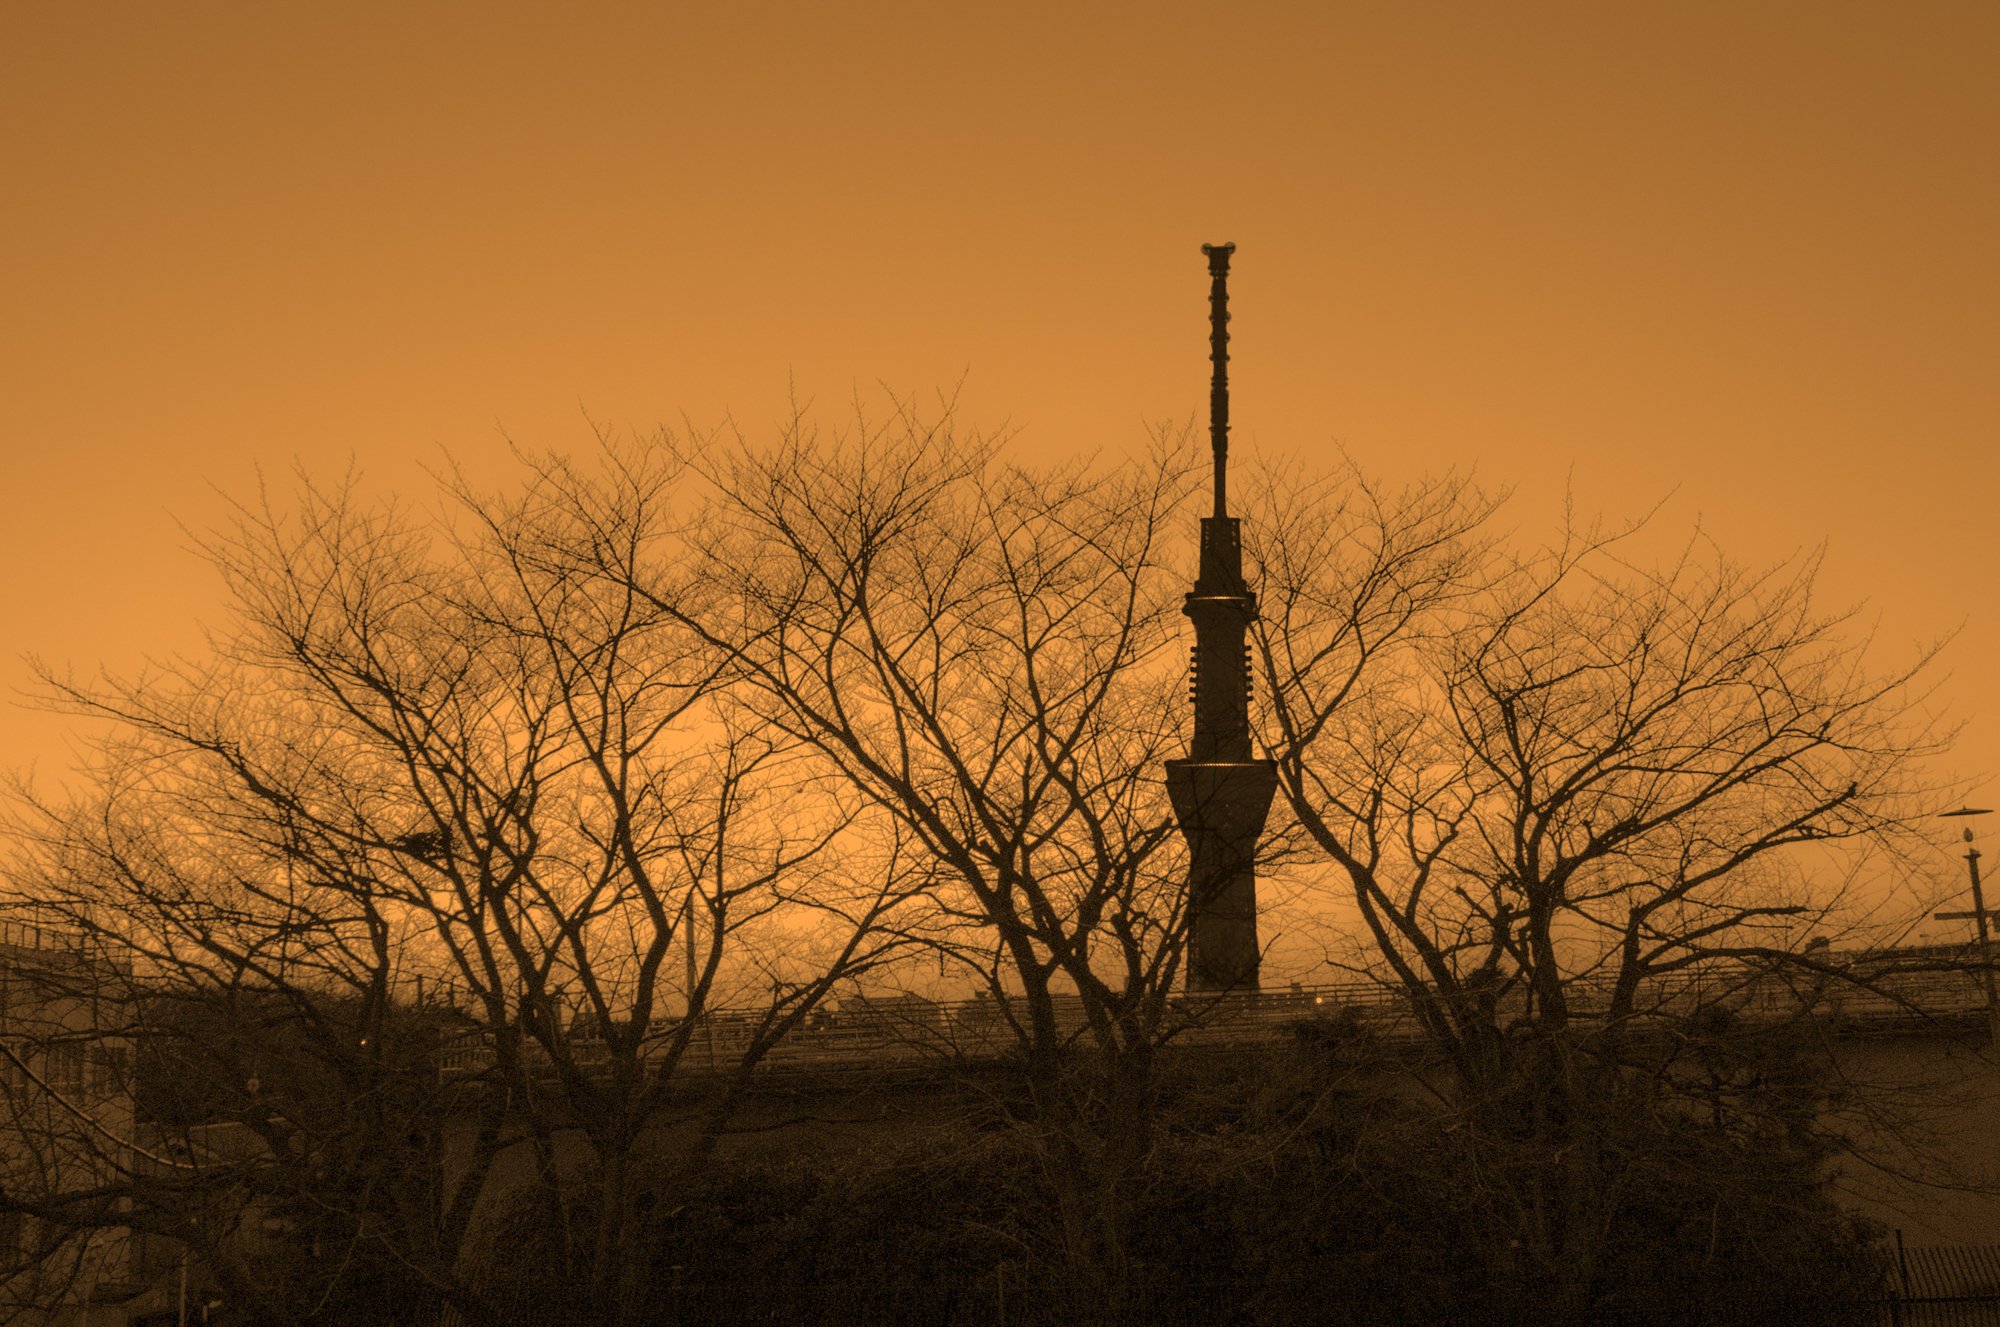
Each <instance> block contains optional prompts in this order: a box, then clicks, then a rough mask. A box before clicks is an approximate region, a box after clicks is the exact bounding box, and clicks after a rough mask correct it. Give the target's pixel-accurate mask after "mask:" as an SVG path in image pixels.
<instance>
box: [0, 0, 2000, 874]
mask: <svg viewBox="0 0 2000 1327" xmlns="http://www.w3.org/2000/svg"><path fill="white" fill-rule="evenodd" d="M1996 70H2000V5H1995V4H1993V3H1991V2H1990V0H1979V2H1977V3H1972V2H1967V3H1951V4H1944V3H1924V2H1923V0H1904V2H1903V3H1897V4H1885V3H1871V4H1846V3H1837V2H1833V0H1815V2H1814V3H1798V4H1779V3H1758V2H1757V0H1730V2H1729V3H1716V4H1700V3H1674V4H1665V3H1617V4H1613V3H1596V4H1537V3H1518V4H1506V5H1499V4H1479V5H1475V4H1471V3H1457V4H1443V3H1422V2H1421V0H1409V2H1405V3H1379V4H1366V5H1363V4H1339V3H1316V4H1306V3H1297V4H1285V5H1277V4H1261V5H1260V4H1256V3H1237V4H1232V5H1227V6H1221V5H1214V4H1203V5H1199V6H1196V5H1191V4H1174V3H1159V2H1157V0H1156V2H1155V3H1149V4H1144V5H1138V4H1134V5H1117V6H1113V5H1092V4H1087V3H1071V4H1065V5H1060V6H1057V5H1049V6H1035V5H1027V4H986V5H970V4H960V5H951V4H939V3H937V2H936V0H930V2H929V3H923V4H916V3H911V4H871V3H855V2H854V0H841V2H840V3H820V4H803V3H795V4H754V3H744V4H733V5H717V4H705V5H693V4H655V5H635V4H572V5H554V4H547V5H523V4H509V3H497V2H494V0H487V2H485V3H479V4H470V3H468V4H455V5H447V4H426V3H422V2H421V0H403V2H402V3H396V4H372V3H363V2H362V0H343V2H342V3H339V4H329V3H319V4H312V3H298V4H283V5H275V4H267V3H257V4H252V3H234V4H203V3H199V2H198V0H191V2H190V3H185V4H176V5H171V6H169V5H141V4H138V3H123V4H92V3H85V2H82V0H79V2H78V3H73V4H61V5H54V4H45V5H32V4H25V3H18V4H13V5H7V6H4V7H0V181H4V185H0V188H4V199H5V206H4V208H0V252H4V254H5V264H4V268H0V271H4V276H0V280H3V281H4V290H0V457H4V464H5V469H4V473H0V481H4V482H0V503H4V519H0V539H4V540H5V550H6V563H7V566H8V568H9V569H10V572H11V574H10V575H8V576H7V577H6V579H5V582H4V589H3V590H0V593H4V596H5V598H4V615H0V621H4V623H5V636H4V639H0V643H4V645H5V646H6V647H7V648H6V649H5V650H4V651H0V680H4V681H6V682H7V683H8V684H9V685H11V686H15V687H19V686H22V685H25V683H26V681H27V671H26V668H25V667H24V666H23V665H22V664H21V663H20V662H19V661H18V656H19V655H20V654H21V653H22V652H25V651H35V652H38V653H41V654H44V655H46V656H49V657H51V658H53V659H56V660H59V661H74V662H76V663H77V664H79V665H83V666H94V665H95V664H96V663H97V662H99V661H104V662H107V663H109V664H111V665H112V666H114V667H117V668H128V667H130V666H132V665H133V664H134V663H136V662H137V661H138V660H139V658H140V657H141V656H142V655H143V654H144V653H146V652H157V653H171V652H174V651H180V650H192V649H196V648H198V646H199V643H200V634H199V630H198V624H199V623H201V622H202V621H204V620H208V621H215V620H218V617H219V611H218V609H219V600H218V598H217V593H216V586H215V584H214V582H213V580H212V579H211V577H210V575H209V574H208V573H207V571H206V570H205V569H204V568H203V567H202V566H201V565H200V564H198V563H197V562H195V561H194V560H192V559H191V558H189V557H188V556H187V555H186V554H185V553H184V552H183V551H182V549H183V545H184V544H185V538H184V536H183V535H182V534H181V533H180V531H179V529H178V528H177V526H176V521H177V520H179V521H184V522H186V523H187V524H189V525H190V526H192V527H196V528H199V527H202V526H205V525H208V524H210V523H212V522H214V521H215V520H217V519H218V517H219V516H220V514H221V513H222V511H223V510H224V504H223V501H222V499H221V497H219V496H218V494H217V492H216V490H217V489H218V488H219V489H221V490H223V491H226V492H235V493H242V492H245V491H247V490H249V489H251V488H252V487H253V486H254V484H255V475H256V469H257V467H263V469H264V470H265V471H266V472H267V473H268V474H270V475H271V476H273V477H274V478H275V479H277V480H280V481H282V480H285V479H286V475H285V471H286V469H287V468H288V467H289V466H290V465H291V463H292V462H293V460H294V459H295V458H296V459H299V460H302V461H303V462H304V463H305V464H306V465H307V466H309V467H310V468H312V469H314V470H316V471H319V472H333V471H336V470H339V469H341V468H343V467H344V466H345V464H346V462H347V459H348V457H350V456H352V457H354V458H356V459H357V460H358V462H359V464H360V465H361V467H362V468H363V469H364V470H365V471H366V472H367V473H368V474H369V475H370V476H371V477H372V479H373V480H374V481H375V482H377V483H379V484H380V485H382V486H385V487H392V488H393V487H407V486H410V485H412V484H414V483H416V482H417V481H419V480H420V478H421V476H420V472H419V471H418V469H417V466H418V465H419V464H420V463H423V462H426V461H435V460H436V459H437V458H438V456H439V455H440V452H439V449H440V448H445V449H448V450H449V451H450V452H451V453H453V454H455V455H457V456H459V457H461V458H462V459H464V460H465V461H467V462H468V463H470V464H471V465H473V466H474V467H475V469H480V468H486V467H495V466H497V462H498V458H499V456H500V455H502V454H503V451H504V443H503V441H502V437H501V434H502V431H503V430H504V431H505V433H506V434H508V435H510V436H512V437H514V438H516V439H519V440H521V441H523V442H526V443H529V444H532V445H536V446H543V445H558V446H572V445H579V444H581V443H583V442H584V441H586V440H587V437H588V434H587V425H586V422H585V419H586V415H588V417H590V418H593V419H596V420H599V421H602V422H604V423H607V424H611V425H615V426H620V427H631V426H638V427H650V426H651V425H653V424H654V423H656V422H658V421H661V420H668V421H677V420H679V419H680V418H681V417H682V415H683V414H685V415H686V416H688V417H690V418H692V419H693V420H695V421H697V422H700V423H714V422H716V421H719V420H720V419H722V418H723V417H724V416H725V415H728V416H731V417H733V418H734V419H735V420H736V421H737V422H738V423H739V424H740V425H741V426H743V427H744V428H745V429H746V430H747V431H749V432H751V433H752V434H756V433H759V432H762V431H765V430H766V429H767V428H768V426H769V424H770V423H771V421H773V420H774V419H775V418H776V417H777V416H778V415H779V414H780V413H781V412H782V411H783V409H784V402H785V399H786V393H787V390H788V383H790V382H795V383H796V385H797V389H798V391H799V392H800V393H801V394H802V395H805V396H810V397H813V398H816V399H817V400H819V401H821V402H824V403H830V404H834V405H838V404H839V403H841V402H844V401H846V400H848V399H849V398H850V397H852V396H853V395H854V394H855V393H856V391H857V390H858V391H861V392H863V393H873V392H875V391H877V390H878V389H877V387H876V384H877V383H878V382H880V383H886V384H888V385H889V386H891V387H893V388H895V389H897V390H899V391H902V392H930V391H932V390H934V389H936V388H938V387H940V386H949V385H950V384H953V383H955V382H957V381H958V380H960V379H961V378H964V380H965V387H964V390H963V393H962V397H961V399H962V402H963V404H964V406H965V409H966V413H967V415H968V416H969V418H970V419H971V420H973V421H974V422H976V423H983V424H988V425H995V424H999V423H1000V422H1002V421H1011V422H1012V424H1013V425H1014V426H1015V427H1017V428H1018V429H1019V437H1018V440H1017V443H1016V445H1017V446H1018V447H1019V448H1020V449H1021V450H1022V451H1023V452H1024V453H1027V454H1029V455H1032V456H1037V457H1053V456H1057V455H1063V454H1068V453H1071V452H1074V451H1077V450H1080V449H1103V450H1107V451H1110V452H1113V453H1116V452H1120V451H1122V450H1125V449H1129V448H1134V447H1137V446H1139V445H1141V444H1142V443H1143V439H1144V426H1145V424H1146V423H1147V422H1148V421H1158V420H1165V419H1183V420H1184V419H1187V418H1189V417H1192V416H1194V415H1195V414H1196V412H1197V411H1199V410H1201V409H1202V408H1203V406H1204V402H1205V395H1206V392H1205V389H1206V381H1207V363H1206V359H1205V356H1206V345H1205V338H1206V335H1207V326H1206V322H1205V319H1206V304H1205V297H1206V294H1207V283H1206V277H1205V268H1204V264H1203V261H1202V259H1201V256H1200V254H1199V252H1198V247H1199V245H1200V244H1201V243H1202V242H1203V241H1221V240H1233V241H1235V242H1236V243H1237V245H1238V246H1239V248H1238V253H1237V256H1236V262H1235V271H1236V275H1235V276H1234V278H1233V280H1232V294H1233V297H1234V298H1233V303H1232V307H1233V309H1234V312H1235V315H1236V318H1235V322H1234V324H1233V327H1232V330H1233V332H1234V334H1235V338H1236V339H1235V341H1234V344H1233V345H1232V351H1233V352H1234V354H1235V356H1236V358H1235V361H1234V364H1233V366H1232V368H1233V378H1234V386H1235V392H1234V396H1233V406H1234V414H1235V418H1236V424H1237V437H1238V439H1239V440H1240V441H1241V442H1242V443H1244V444H1245V445H1256V446H1260V447H1263V448H1267V449H1279V450H1285V449H1297V450H1303V451H1306V452H1312V451H1315V450H1323V449H1327V448H1329V447H1330V446H1332V445H1333V443H1334V442H1335V441H1338V442H1340V443H1342V444H1344V445H1346V446H1347V447H1348V448H1349V449H1350V450H1351V451H1352V452H1353V453H1354V454H1355V455H1356V456H1357V457H1358V458H1360V459H1361V460H1362V462H1363V463H1364V464H1366V465H1368V466H1369V467H1371V468H1373V469H1375V470H1378V471H1381V472H1384V473H1386V474H1388V475H1391V476H1398V477H1400V476H1406V475H1414V474H1416V473H1419V472H1421V471H1423V470H1425V469H1436V468H1443V467H1449V466H1470V465H1476V466H1477V467H1478V468H1479V471H1480V473H1481V474H1482V476H1484V477H1485V478H1487V479H1488V480H1490V481H1492V482H1493V483H1495V484H1511V485H1515V486H1516V487H1517V489H1518V492H1519V500H1518V501H1517V504H1516V510H1515V513H1514V516H1513V518H1512V519H1513V520H1514V521H1515V523H1517V524H1520V525H1521V526H1522V527H1523V528H1524V529H1526V530H1529V531H1531V532H1539V531H1540V530H1541V529H1542V528H1543V523H1545V522H1547V521H1548V520H1549V519H1550V518H1551V515H1552V513H1553V512H1554V511H1555V510H1556V509H1557V507H1558V504H1559V502H1560V498H1561V494H1562V492H1563V487H1564V484H1565V482H1566V477H1567V482H1569V483H1570V484H1571V485H1572V486H1573V488H1574V491H1575V493H1576V495H1577V500H1578V502H1579V504H1580V505H1581V506H1582V507H1583V508H1584V509H1585V510H1586V511H1590V512H1596V511H1602V512H1604V513H1606V514H1607V515H1610V516H1613V517H1622V516H1627V515H1632V514H1636V513H1639V512H1642V511H1644V510H1645V509H1647V508H1649V507H1651V506H1652V505H1653V504H1654V503H1655V502H1656V501H1658V500H1660V499H1662V498H1665V497H1667V496H1668V495H1669V494H1671V495H1672V497H1671V500H1670V501H1669V502H1668V503H1667V505H1666V506H1665V508H1664V509H1663V510H1662V511H1661V513H1660V514H1659V515H1658V516H1657V517H1656V518H1655V519H1656V520H1657V521H1658V522H1659V523H1660V526H1661V528H1662V529H1663V530H1669V531H1673V532H1675V533H1677V534H1678V533H1681V532H1685V531H1686V530H1687V529H1688V528H1690V527H1691V526H1692V525H1693V523H1694V522H1696V521H1697V520H1699V521H1700V522H1701V523H1702V524H1703V526H1704V527H1705V528H1706V529H1707V530H1708V531H1709V532H1710V533H1712V534H1713V535H1714V536H1715V537H1716V538H1717V539H1718V540H1719V541H1720V542H1721V543H1722V544H1723V545H1724V546H1725V547H1726V548H1728V549H1730V550H1731V551H1733V552H1734V553H1736V554H1738V555H1740V556H1741V557H1742V558H1744V559H1745V560H1748V561H1752V562H1761V561H1765V560H1768V559H1772V558H1776V557H1781V556H1784V555H1786V554H1788V553H1791V552H1793V551H1795V550H1800V549H1810V548H1812V547H1814V546H1816V545H1819V544H1821V543H1822V542H1824V543H1826V544H1827V545H1828V546H1829V552H1828V556H1827V564H1826V570H1825V573H1824V576H1823V580H1822V589H1823V592H1824V596H1825V601H1826V603H1827V604H1828V606H1846V605H1849V604H1852V603H1854V602H1857V601H1860V600H1864V599H1865V600H1867V601H1868V604H1869V607H1868V610H1867V613H1868V617H1867V619H1866V620H1867V621H1869V622H1876V623H1879V631H1878V636H1879V646H1878V648H1879V649H1880V650H1881V652H1882V657H1883V660H1884V662H1885V663H1886V662H1892V661H1894V660H1896V659H1899V658H1901V657H1903V656H1904V655H1905V654H1906V653H1907V651H1908V649H1909V648H1910V644H1911V642H1913V641H1916V640H1919V639H1928V638H1932V637H1935V636H1938V635H1940V634H1942V633H1946V632H1949V631H1951V630H1953V629H1954V628H1957V627H1959V626H1960V625H1961V624H1962V625H1963V631H1962V632H1961V634H1960V636H1959V638H1958V640H1957V643H1956V644H1955V646H1954V647H1953V648H1952V650H1951V651H1950V654H1949V656H1948V658H1947V661H1946V666H1947V668H1948V669H1949V671H1950V674H1951V676H1950V678H1949V680H1948V681H1947V682H1946V683H1945V684H1944V686H1943V688H1942V689H1941V691H1940V693H1939V694H1940V696H1941V698H1943V699H1945V700H1948V702H1949V704H1950V707H1951V711H1952V712H1953V713H1954V714H1956V715H1958V716H1960V717H1962V718H1964V719H1966V720H1968V721H1970V727H1969V729H1968V731H1967V733H1966V736H1965V738H1964V740H1963V741H1962V743H1961V746H1960V749H1959V752H1958V755H1957V756H1956V757H1955V759H1954V760H1953V761H1952V762H1951V765H1952V767H1953V768H1955V769H1956V770H1958V771H1960V772H1962V773H1964V774H1967V775H1970V776H1974V777H1983V776H1987V775H1991V774H1995V773H2000V721H1996V719H1995V717H1994V716H1995V712H1996V710H1995V699H1996V697H2000V625H1996V618H1995V614H1994V611H1993V604H1994V600H1995V592H1996V590H1997V589H2000V568H1996V567H1995V565H1994V557H1993V554H1994V552H1995V549H1996V545H2000V536H1996V533H1995V516H1994V509H1995V498H1996V481H2000V461H1996V458H1995V451H1996V447H1995V435H1996V428H1995V424H1996V420H2000V407H1996V396H1995V389H1996V364H1997V363H2000V353H1996V352H2000V335H1996V332H2000V313H1996V310H2000V279H1996V276H1997V275H2000V258H1996V236H2000V205H1996V204H2000V153H1996V146H2000V144H1996V128H2000V76H1996V72H1995V71H1996ZM65 759H66V758H65V756H64V754H63V743H62V727H61V725H60V724H59V723H58V721H56V720H53V719H50V718H48V717H46V716H42V715H37V714H33V713H27V712H22V711H19V710H13V709H9V710H5V711H0V763H5V764H20V763H25V762H27V761H31V760H37V761H39V762H41V764H42V766H43V768H44V769H45V770H48V771H50V772H54V771H55V770H57V769H59V768H60V767H61V766H62V765H63V764H64V762H65ZM1996 797H2000V789H1994V788H1989V789H1988V790H1987V791H1986V793H1985V794H1984V795H1983V797H1982V798H1975V801H1983V802H1984V804H1987V805H1993V804H1995V802H1994V799H1995V798H1996ZM1994 822H1995V823H1994V824H1993V826H1992V828H1990V829H1989V830H1988V831H1987V835H1988V837H1995V836H2000V817H1995V818H1994ZM1947 823H1951V822H1947Z"/></svg>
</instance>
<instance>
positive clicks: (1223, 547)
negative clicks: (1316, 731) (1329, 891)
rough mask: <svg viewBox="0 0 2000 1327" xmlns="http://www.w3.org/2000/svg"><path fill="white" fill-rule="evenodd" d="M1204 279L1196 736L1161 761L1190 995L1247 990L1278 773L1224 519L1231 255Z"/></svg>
mask: <svg viewBox="0 0 2000 1327" xmlns="http://www.w3.org/2000/svg"><path fill="white" fill-rule="evenodd" d="M1201 251H1202V253H1203V254H1205V255H1206V256H1207V258H1208V275H1209V293H1208V303H1209V361H1210V363H1211V365H1212V366H1213V372H1212V374H1211V377H1210V379H1209V393H1208V436H1209V445H1210V448H1211V450H1212V451H1213V452H1214V458H1215V514H1214V515H1213V516H1209V517H1205V518H1203V520H1202V523H1201V563H1200V570H1199V572H1198V574H1197V576H1196V579H1195V583H1194V588H1193V589H1192V590H1190V591H1189V592H1188V596H1187V603H1186V605H1185V606H1184V607H1183V609H1182V611H1183V612H1185V613H1186V614H1187V615H1188V617H1189V619H1190V620H1192V621H1193V623H1194V635H1195V644H1194V650H1193V666H1192V668H1191V689H1192V691H1193V699H1194V733H1193V736H1192V738H1191V740H1190V741H1189V743H1188V754H1187V758H1186V759H1184V760H1169V761H1167V762H1166V765H1167V793H1168V796H1169V797H1170V798H1171V799H1172V801H1173V806H1174V817H1175V820H1176V821H1177V822H1178V824H1179V826H1180V830H1181V833H1182V834H1184V835H1186V836H1187V841H1188V849H1189V855H1190V862H1189V866H1188V903H1187V907H1188V912H1189V916H1190V919H1191V924H1190V928H1189V939H1188V958H1187V966H1188V988H1189V989H1190V990H1196V991H1254V990H1256V989H1257V967H1258V962H1259V959H1260V957H1261V952H1262V951H1261V950H1260V948H1259V946H1258V942H1257V871H1256V861H1257V836H1258V835H1259V834H1260V833H1262V832H1263V829H1264V818H1265V816H1266V815H1267V814H1269V812H1270V809H1271V797H1272V794H1273V793H1274V792H1275V791H1276V789H1277V783H1278V777H1277V770H1276V766H1275V765H1274V763H1273V762H1271V761H1269V760H1256V759H1253V758H1252V756H1251V749H1250V661H1249V650H1248V648H1247V646H1246V645H1245V643H1244V642H1245V639H1246V637H1247V635H1248V633H1249V630H1250V624H1251V623H1252V622H1255V621H1256V620H1257V596H1256V595H1255V594H1253V593H1251V592H1250V588H1249V587H1248V586H1247V585H1246V584H1244V581H1243V541H1242V531H1241V527H1240V524H1239V522H1238V521H1237V520H1236V518H1235V517H1233V516H1231V515H1229V489H1228V463H1229V330H1228V324H1229V256H1230V255H1231V254H1232V253H1234V252H1235V251H1236V246H1235V245H1233V244H1204V245H1202V246H1201Z"/></svg>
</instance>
